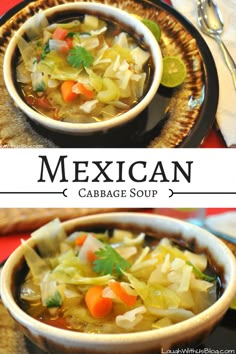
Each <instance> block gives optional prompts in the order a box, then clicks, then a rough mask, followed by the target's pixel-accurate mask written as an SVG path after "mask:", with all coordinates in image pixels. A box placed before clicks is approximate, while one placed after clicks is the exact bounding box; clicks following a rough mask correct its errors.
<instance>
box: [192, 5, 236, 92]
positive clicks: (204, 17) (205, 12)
mask: <svg viewBox="0 0 236 354" xmlns="http://www.w3.org/2000/svg"><path fill="white" fill-rule="evenodd" d="M198 23H199V26H200V27H201V29H202V31H203V32H204V33H205V34H206V35H208V36H210V37H212V38H214V39H215V40H216V41H217V43H218V44H219V47H220V49H221V50H222V53H223V56H224V59H225V62H226V64H227V66H228V68H229V71H230V73H231V75H232V78H233V83H234V87H235V89H236V64H235V62H234V60H233V58H232V56H231V55H230V53H229V51H228V49H227V48H226V46H225V45H224V43H223V41H222V39H221V37H220V35H221V34H222V32H223V28H224V22H223V19H222V15H221V12H220V10H219V8H218V6H217V5H216V3H215V2H214V0H198Z"/></svg>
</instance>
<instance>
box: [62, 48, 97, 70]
mask: <svg viewBox="0 0 236 354" xmlns="http://www.w3.org/2000/svg"><path fill="white" fill-rule="evenodd" d="M93 60H94V57H93V55H92V54H91V53H90V52H89V51H87V50H86V49H85V48H83V47H75V48H72V49H71V50H70V51H69V55H68V58H67V61H68V63H69V64H70V65H71V66H72V67H73V68H81V66H84V67H89V66H90V65H91V64H92V63H93Z"/></svg>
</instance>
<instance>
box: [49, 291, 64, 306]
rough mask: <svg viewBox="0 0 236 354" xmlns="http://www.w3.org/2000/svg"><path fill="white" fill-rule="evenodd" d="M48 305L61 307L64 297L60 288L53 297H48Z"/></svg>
mask: <svg viewBox="0 0 236 354" xmlns="http://www.w3.org/2000/svg"><path fill="white" fill-rule="evenodd" d="M45 304H46V306H47V307H59V306H61V304H62V297H61V294H60V293H59V291H58V290H56V291H55V293H54V295H53V296H52V297H48V298H47V299H46V301H45Z"/></svg>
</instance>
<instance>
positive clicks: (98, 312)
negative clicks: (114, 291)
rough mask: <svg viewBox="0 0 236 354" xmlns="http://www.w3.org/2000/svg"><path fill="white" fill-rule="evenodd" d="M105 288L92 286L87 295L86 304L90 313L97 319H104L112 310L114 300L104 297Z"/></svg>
mask: <svg viewBox="0 0 236 354" xmlns="http://www.w3.org/2000/svg"><path fill="white" fill-rule="evenodd" d="M102 292H103V287H102V286H99V285H97V286H92V287H91V288H89V289H88V291H87V292H86V294H85V303H86V305H87V307H88V310H89V312H90V313H91V315H92V316H93V317H95V318H103V317H105V316H106V315H108V314H109V313H110V312H111V310H112V300H111V299H109V298H106V297H102Z"/></svg>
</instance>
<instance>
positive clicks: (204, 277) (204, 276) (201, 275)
mask: <svg viewBox="0 0 236 354" xmlns="http://www.w3.org/2000/svg"><path fill="white" fill-rule="evenodd" d="M186 263H187V264H188V265H190V266H191V267H193V272H194V274H195V275H196V277H198V278H199V279H201V280H206V281H209V282H210V283H213V282H214V281H215V280H216V277H212V276H210V275H207V274H204V273H202V272H201V271H200V269H198V268H197V267H196V266H195V265H194V264H193V263H192V262H189V261H187V262H186Z"/></svg>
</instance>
